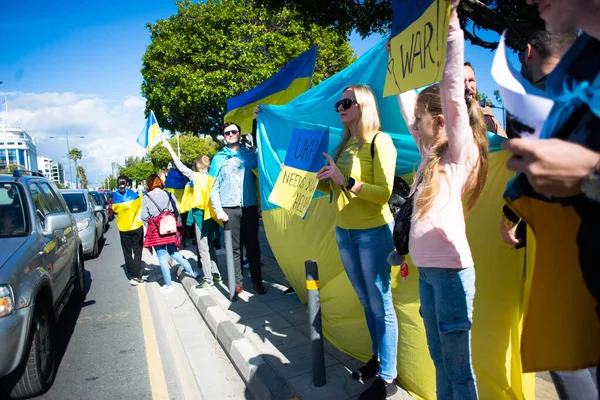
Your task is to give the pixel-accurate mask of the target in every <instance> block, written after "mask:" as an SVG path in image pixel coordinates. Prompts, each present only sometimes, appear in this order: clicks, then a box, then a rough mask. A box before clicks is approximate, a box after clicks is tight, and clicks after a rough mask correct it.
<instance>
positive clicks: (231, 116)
mask: <svg viewBox="0 0 600 400" xmlns="http://www.w3.org/2000/svg"><path fill="white" fill-rule="evenodd" d="M316 61H317V47H316V46H314V47H312V48H310V49H309V50H307V51H305V52H304V53H302V54H300V55H299V56H298V57H296V58H295V59H293V60H292V61H290V62H289V63H288V64H286V65H285V66H284V67H283V68H282V69H281V70H279V72H277V73H276V74H275V75H273V76H272V77H271V78H269V79H268V80H266V81H265V82H264V83H262V84H261V85H259V86H257V87H255V88H253V89H251V90H249V91H247V92H245V93H242V94H240V95H239V96H236V97H232V98H231V99H227V114H225V121H224V122H228V121H233V122H235V123H236V124H238V125H239V126H240V127H241V128H242V133H244V134H246V133H250V132H251V131H252V119H254V108H255V107H256V105H257V104H272V105H282V104H287V103H288V102H290V101H291V100H293V99H294V98H295V97H296V96H298V95H299V94H301V93H304V92H305V91H307V90H308V89H309V88H310V83H311V81H312V75H313V72H314V70H315V63H316Z"/></svg>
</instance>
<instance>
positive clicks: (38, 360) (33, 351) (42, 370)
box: [10, 299, 56, 398]
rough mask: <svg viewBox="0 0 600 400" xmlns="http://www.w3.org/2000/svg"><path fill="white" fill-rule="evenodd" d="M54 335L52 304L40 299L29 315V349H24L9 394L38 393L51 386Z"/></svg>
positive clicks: (53, 367) (13, 395)
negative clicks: (31, 315) (30, 318)
mask: <svg viewBox="0 0 600 400" xmlns="http://www.w3.org/2000/svg"><path fill="white" fill-rule="evenodd" d="M40 300H41V299H40ZM55 338H56V332H55V321H54V313H53V312H52V307H49V306H47V305H45V304H44V303H42V302H41V301H40V303H39V304H38V305H37V306H36V309H35V312H34V315H33V322H32V326H31V334H30V340H29V352H28V353H26V358H25V360H24V365H22V366H21V367H20V369H18V370H17V371H18V372H19V374H18V376H17V377H16V379H15V381H16V383H15V384H14V386H12V388H11V389H10V397H11V398H22V397H30V396H34V395H38V394H41V393H43V392H45V391H46V390H48V389H49V388H50V386H52V382H54V377H55V376H56V366H55V351H56V349H55Z"/></svg>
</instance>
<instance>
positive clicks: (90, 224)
mask: <svg viewBox="0 0 600 400" xmlns="http://www.w3.org/2000/svg"><path fill="white" fill-rule="evenodd" d="M60 194H62V197H63V198H64V199H65V202H66V203H67V206H68V207H69V211H71V214H73V216H74V217H75V220H76V221H77V230H78V232H79V237H80V238H81V243H82V244H83V254H84V255H86V256H89V257H91V258H96V257H98V255H99V254H100V246H101V244H102V243H103V242H104V218H103V216H102V212H104V205H99V204H96V201H95V200H94V198H93V197H92V196H91V195H90V192H89V190H87V189H63V190H61V191H60Z"/></svg>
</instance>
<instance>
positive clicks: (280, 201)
mask: <svg viewBox="0 0 600 400" xmlns="http://www.w3.org/2000/svg"><path fill="white" fill-rule="evenodd" d="M328 144H329V135H328V132H327V131H313V130H307V129H294V133H293V134H292V139H291V140H290V144H289V147H288V150H287V154H286V156H285V161H284V164H285V165H284V167H283V168H282V169H281V172H280V173H279V177H278V178H277V182H275V186H274V187H273V191H272V192H271V195H270V196H269V202H271V203H273V204H276V205H278V206H280V207H282V208H285V209H286V210H290V211H291V212H293V213H294V214H296V215H298V216H299V217H301V218H304V215H306V211H307V210H308V206H309V205H310V201H311V200H312V197H313V195H314V193H315V190H316V189H317V184H318V183H319V180H318V179H317V178H316V176H317V172H318V171H319V170H320V169H321V167H322V166H323V165H325V157H324V156H323V152H326V151H327V146H328Z"/></svg>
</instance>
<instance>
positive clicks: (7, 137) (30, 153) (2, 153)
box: [0, 125, 38, 171]
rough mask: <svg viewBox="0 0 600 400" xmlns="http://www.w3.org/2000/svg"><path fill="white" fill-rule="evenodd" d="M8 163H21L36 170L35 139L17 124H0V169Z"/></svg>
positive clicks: (26, 167) (29, 168)
mask: <svg viewBox="0 0 600 400" xmlns="http://www.w3.org/2000/svg"><path fill="white" fill-rule="evenodd" d="M8 165H22V166H24V167H25V169H28V170H31V171H37V170H38V165H37V147H36V145H35V139H34V138H32V137H31V136H29V134H28V133H27V132H25V131H24V130H23V129H21V128H19V127H18V126H13V125H5V126H0V169H3V168H6V167H8Z"/></svg>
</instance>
